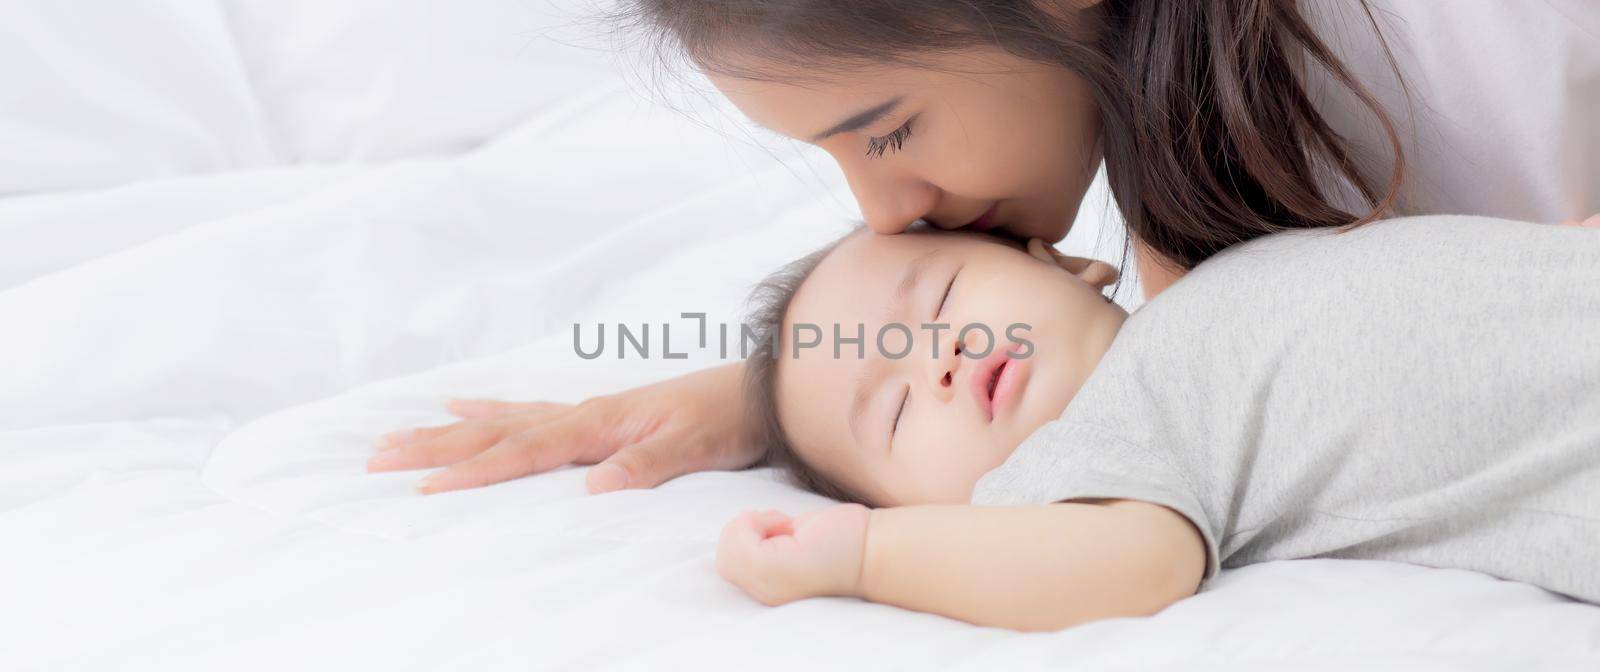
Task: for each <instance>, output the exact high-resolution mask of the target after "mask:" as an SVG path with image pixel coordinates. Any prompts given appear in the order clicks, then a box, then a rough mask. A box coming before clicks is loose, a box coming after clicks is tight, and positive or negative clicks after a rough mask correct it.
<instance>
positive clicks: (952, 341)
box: [745, 229, 1127, 506]
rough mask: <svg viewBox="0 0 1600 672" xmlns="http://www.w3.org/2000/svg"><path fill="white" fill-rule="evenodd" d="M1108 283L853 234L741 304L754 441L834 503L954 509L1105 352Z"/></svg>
mask: <svg viewBox="0 0 1600 672" xmlns="http://www.w3.org/2000/svg"><path fill="white" fill-rule="evenodd" d="M1115 277H1116V273H1115V271H1113V270H1112V269H1111V268H1110V267H1109V266H1107V265H1105V264H1103V263H1101V262H1088V261H1087V260H1079V259H1072V258H1059V257H1057V256H1056V255H1054V254H1053V253H1052V252H1051V251H1049V250H1048V249H1046V248H1043V247H1042V246H1038V245H1034V246H1032V248H1031V250H1030V249H1024V247H1023V246H1021V245H1018V244H1016V243H1014V242H1011V241H1008V240H1004V239H1001V238H997V237H993V236H989V235H985V234H977V233H966V232H943V231H937V230H931V229H913V230H912V231H910V232H907V233H904V234H901V235H894V236H884V235H877V234H872V233H868V232H863V231H861V230H857V231H856V232H854V233H851V234H849V235H847V236H845V237H844V238H842V239H840V240H839V241H837V242H835V243H834V244H833V245H831V246H829V247H827V248H825V249H823V250H821V251H819V252H817V253H814V254H812V255H811V256H808V257H806V258H804V259H801V260H800V261H797V262H795V263H794V264H791V265H790V266H788V267H786V268H784V269H783V270H780V271H779V272H778V273H776V274H774V275H773V276H771V277H769V278H768V279H767V281H766V282H764V283H762V285H761V286H760V287H758V288H757V290H756V292H755V294H754V295H753V303H754V304H755V306H756V310H755V311H754V312H753V315H752V317H751V322H752V324H753V326H754V327H755V330H756V332H757V334H759V335H760V336H761V338H760V345H759V346H758V349H757V351H756V352H755V353H754V354H753V355H752V356H751V357H750V358H749V359H748V360H747V362H746V366H747V369H746V376H745V386H746V398H747V399H749V403H750V407H749V409H747V411H748V412H747V417H748V419H749V420H750V422H749V428H750V431H751V433H752V437H751V439H752V440H754V441H757V442H758V443H759V445H763V446H765V447H766V448H767V450H768V457H769V460H768V461H769V463H771V464H773V465H775V466H778V467H780V468H783V469H786V470H788V471H789V473H790V474H791V475H792V477H793V478H794V479H795V480H796V481H797V482H798V483H799V484H800V485H801V486H803V487H806V488H808V489H811V490H813V491H816V492H819V493H821V494H824V495H828V496H830V497H834V498H836V499H843V500H853V501H858V502H862V503H866V504H871V505H875V506H900V505H908V504H933V503H966V502H967V501H968V499H969V497H970V495H971V493H972V488H973V486H974V485H975V484H976V483H977V481H978V478H979V477H981V476H982V475H983V474H984V472H986V471H988V470H990V469H993V468H994V467H996V466H999V464H1000V463H1001V462H1003V461H1005V459H1006V457H1007V456H1009V455H1010V454H1011V451H1013V450H1015V449H1016V447H1017V446H1018V445H1019V444H1020V443H1021V442H1022V440H1023V439H1025V438H1027V436H1028V435H1029V434H1031V433H1032V432H1033V430H1035V429H1037V428H1039V426H1041V425H1043V424H1044V423H1046V422H1049V421H1051V420H1054V419H1055V418H1056V417H1057V416H1059V415H1060V414H1061V412H1062V411H1063V410H1064V409H1065V408H1066V406H1067V402H1068V401H1070V400H1071V399H1072V397H1073V395H1074V394H1076V393H1077V391H1078V388H1079V386H1080V385H1082V383H1083V381H1084V380H1085V379H1086V378H1087V377H1088V376H1089V373H1090V372H1091V371H1093V370H1094V367H1095V365H1096V364H1097V363H1098V362H1099V361H1100V357H1101V356H1102V355H1103V354H1105V352H1106V349H1107V348H1109V347H1110V346H1111V341H1112V339H1113V338H1114V337H1115V336H1116V333H1117V330H1118V329H1119V328H1120V327H1121V326H1122V322H1123V320H1124V319H1126V317H1127V313H1125V312H1123V310H1122V309H1121V308H1118V307H1117V306H1116V305H1115V304H1112V303H1109V302H1108V301H1106V299H1105V298H1104V296H1103V295H1102V293H1101V292H1102V290H1103V289H1104V288H1105V287H1106V286H1107V285H1109V284H1110V283H1111V282H1113V281H1114V280H1115ZM857 325H860V326H859V327H858V326H857ZM925 325H948V326H947V327H944V328H942V329H937V328H935V327H931V326H925ZM969 325H970V326H969ZM836 329H837V335H838V337H839V338H838V339H837V340H836V339H835V333H836V332H835V330H836ZM774 331H776V338H774V337H773V333H774ZM962 331H964V332H965V338H964V339H962V340H960V342H958V339H957V334H958V332H962ZM857 336H861V337H862V338H861V340H860V341H859V342H858V341H854V340H848V339H855V338H856V337H857ZM935 346H937V349H936V348H935ZM774 347H775V348H776V352H777V356H774V355H773V353H774V350H773V348H774ZM836 353H837V355H836ZM901 353H904V354H903V355H902V354H901ZM986 353H987V354H986Z"/></svg>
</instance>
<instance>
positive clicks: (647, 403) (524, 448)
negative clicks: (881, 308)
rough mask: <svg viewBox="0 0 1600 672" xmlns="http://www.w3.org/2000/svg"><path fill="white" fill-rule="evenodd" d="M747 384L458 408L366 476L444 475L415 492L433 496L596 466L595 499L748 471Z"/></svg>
mask: <svg viewBox="0 0 1600 672" xmlns="http://www.w3.org/2000/svg"><path fill="white" fill-rule="evenodd" d="M743 375H744V365H743V364H738V363H736V364H726V365H723V366H718V367H715V368H710V369H706V370H704V371H697V372H695V373H691V374H688V375H685V376H680V377H677V378H672V379H669V380H664V381H661V382H658V383H654V384H651V385H646V386H643V387H637V388H634V389H631V390H627V391H624V392H620V393H617V394H611V395H605V396H600V397H595V398H593V399H588V400H586V401H584V402H582V403H579V404H576V405H573V404H557V403H550V402H527V403H510V402H501V401H484V400H457V401H452V402H450V406H449V408H450V411H451V412H452V413H454V414H455V415H456V416H458V417H460V418H462V419H461V421H460V422H456V423H454V424H450V425H444V426H441V427H426V428H421V429H413V430H404V431H399V432H395V433H393V434H388V435H385V436H384V437H382V438H380V439H379V440H378V453H377V454H376V455H373V456H372V459H370V460H369V461H368V462H367V470H368V471H399V470H405V469H430V468H434V467H447V468H446V469H444V470H442V471H439V472H437V473H434V474H431V475H429V476H428V477H427V478H424V479H423V480H422V481H421V482H419V483H418V484H417V489H418V490H421V491H422V492H423V493H435V492H445V491H448V490H461V489H464V488H476V487H481V486H485V485H491V484H494V483H499V482H501V481H509V480H511V479H514V478H520V477H523V476H527V475H530V474H536V473H540V472H544V471H549V470H551V469H555V468H557V467H560V466H563V465H567V464H573V463H577V464H596V463H599V465H600V466H597V467H595V468H594V469H591V470H589V475H588V485H589V491H590V492H609V491H612V490H620V489H622V488H650V487H655V486H656V485H659V484H661V483H662V482H665V481H667V480H670V479H672V478H674V477H677V476H680V475H683V474H686V473H690V472H695V471H706V470H710V469H739V468H743V467H747V466H750V465H751V464H753V463H755V461H756V460H757V458H759V457H760V452H759V451H758V450H757V449H756V448H755V447H754V446H747V445H745V444H744V442H743V441H741V440H740V436H739V424H740V415H741V414H740V409H741V408H742V401H743V393H742V392H743V389H742V387H741V381H742V380H743Z"/></svg>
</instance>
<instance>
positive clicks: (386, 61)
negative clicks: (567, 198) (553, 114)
mask: <svg viewBox="0 0 1600 672" xmlns="http://www.w3.org/2000/svg"><path fill="white" fill-rule="evenodd" d="M224 1H225V2H226V3H227V6H228V8H229V12H230V14H231V15H232V17H233V19H234V23H235V26H236V28H237V30H238V37H239V42H240V49H241V53H242V55H243V58H244V61H245V64H246V67H247V68H248V70H249V72H250V76H251V79H252V81H253V82H254V83H255V86H256V89H257V91H258V92H259V95H260V97H261V100H262V102H263V105H264V106H265V107H266V108H267V111H268V114H269V115H270V117H271V119H272V121H273V123H274V125H275V127H276V128H277V130H278V138H279V140H280V141H281V142H282V146H283V147H284V149H285V152H286V154H287V157H288V159H289V160H290V161H293V162H301V161H318V162H326V161H372V160H383V159H393V158H399V157H408V156H416V155H439V154H452V153H456V152H459V151H462V150H465V149H469V148H471V147H475V146H477V145H478V144H480V143H482V142H483V141H484V140H487V139H489V138H491V137H494V136H495V135H497V134H499V133H500V132H501V131H504V130H506V129H508V128H510V127H511V126H513V125H515V124H516V123H517V122H518V121H519V120H522V119H524V118H526V117H527V116H528V115H529V114H531V113H533V112H536V111H538V110H540V109H543V108H545V107H547V106H549V105H551V104H553V103H555V102H557V101H560V100H563V99H565V98H567V97H569V96H571V95H572V94H574V93H577V92H579V91H583V90H586V89H588V88H590V87H592V86H594V85H596V84H598V83H600V82H599V81H597V80H606V79H610V77H611V76H612V75H611V72H612V70H611V68H610V66H609V62H610V60H611V59H610V57H609V55H608V54H607V53H606V52H605V47H607V46H608V43H607V41H606V40H604V39H602V38H597V37H595V36H594V34H595V31H593V30H592V29H591V28H592V26H593V23H594V22H593V21H592V20H591V19H592V18H593V16H594V12H595V11H596V0H559V1H556V0H224Z"/></svg>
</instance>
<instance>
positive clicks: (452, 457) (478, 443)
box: [367, 422, 506, 471]
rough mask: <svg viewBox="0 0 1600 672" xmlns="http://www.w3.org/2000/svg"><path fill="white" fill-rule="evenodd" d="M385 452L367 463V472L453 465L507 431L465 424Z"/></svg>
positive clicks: (477, 424) (481, 424)
mask: <svg viewBox="0 0 1600 672" xmlns="http://www.w3.org/2000/svg"><path fill="white" fill-rule="evenodd" d="M434 429H439V430H444V431H440V432H434V433H432V434H431V435H430V436H428V437H427V438H418V439H414V440H412V441H408V442H406V443H403V444H399V445H396V446H394V447H391V448H388V449H386V450H381V451H379V452H378V453H377V454H376V455H373V456H372V457H371V458H370V459H368V460H367V471H404V470H407V469H428V468H431V467H440V466H444V465H446V464H453V463H456V462H460V461H461V460H465V459H467V458H469V457H472V456H473V455H477V454H478V453H481V452H483V451H485V450H488V449H489V447H490V446H493V445H494V444H495V443H497V442H499V441H500V439H501V438H502V437H503V436H505V433H506V430H505V429H504V428H502V427H500V426H498V425H494V424H490V423H485V422H470V423H468V422H464V423H457V424H454V425H450V426H448V427H441V428H434Z"/></svg>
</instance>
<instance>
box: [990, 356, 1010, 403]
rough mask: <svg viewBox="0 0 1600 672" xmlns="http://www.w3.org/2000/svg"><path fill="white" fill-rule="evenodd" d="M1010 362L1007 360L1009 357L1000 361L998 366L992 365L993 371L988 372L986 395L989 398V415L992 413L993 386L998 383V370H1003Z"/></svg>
mask: <svg viewBox="0 0 1600 672" xmlns="http://www.w3.org/2000/svg"><path fill="white" fill-rule="evenodd" d="M1010 363H1011V360H1009V359H1007V360H1005V361H1002V362H1000V366H997V367H994V371H993V372H991V373H990V374H989V387H988V394H987V396H988V398H989V408H990V415H993V409H994V388H995V386H996V385H998V384H999V383H1000V372H1002V371H1005V370H1006V366H1007V365H1009V364H1010Z"/></svg>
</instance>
